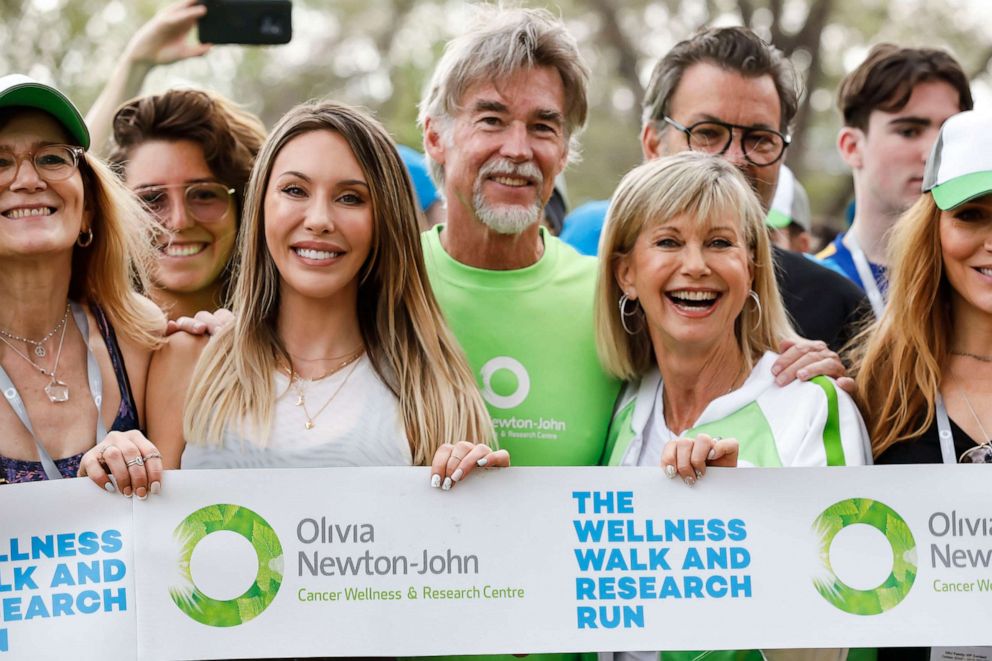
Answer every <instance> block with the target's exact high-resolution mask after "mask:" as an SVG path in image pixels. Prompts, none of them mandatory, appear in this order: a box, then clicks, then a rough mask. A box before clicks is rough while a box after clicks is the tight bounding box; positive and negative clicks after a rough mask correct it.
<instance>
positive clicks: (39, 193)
mask: <svg viewBox="0 0 992 661" xmlns="http://www.w3.org/2000/svg"><path fill="white" fill-rule="evenodd" d="M69 142H70V140H69V137H68V136H67V135H66V133H65V131H64V129H63V128H62V125H61V124H59V123H58V122H57V121H56V120H55V119H54V118H53V117H51V116H50V115H48V114H47V113H44V112H40V111H31V110H26V111H24V112H19V113H17V114H15V115H13V116H12V117H11V118H10V119H9V120H8V121H7V122H6V123H4V124H3V125H2V126H0V147H2V148H3V149H6V150H10V151H11V152H12V153H13V154H15V156H22V155H24V154H26V153H28V152H33V151H35V150H36V149H38V148H39V147H43V146H45V145H53V144H66V143H69ZM86 229H90V213H89V211H88V210H87V209H86V205H85V194H84V185H83V177H82V174H81V173H80V172H79V171H78V169H77V170H76V171H75V172H73V173H72V175H71V176H70V177H69V178H67V179H65V180H63V181H51V182H50V181H46V180H45V179H43V178H42V177H41V176H39V174H38V172H37V171H36V170H35V167H34V164H33V163H32V162H31V160H30V159H21V160H20V162H19V163H18V168H17V174H16V176H15V177H14V180H13V181H11V182H10V183H9V184H8V185H6V186H4V187H3V188H2V189H0V257H3V258H17V257H34V256H42V255H52V254H58V253H62V254H65V255H71V254H72V248H73V244H74V243H75V241H76V238H77V237H78V236H79V233H80V232H81V231H83V230H86Z"/></svg>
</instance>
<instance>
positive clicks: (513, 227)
mask: <svg viewBox="0 0 992 661" xmlns="http://www.w3.org/2000/svg"><path fill="white" fill-rule="evenodd" d="M460 106H461V111H460V112H459V113H458V114H457V115H456V116H455V117H454V118H452V119H450V120H448V121H450V126H447V127H440V126H437V125H436V124H435V123H433V122H432V120H431V118H428V125H427V131H426V134H427V140H426V143H425V146H426V148H427V150H428V152H429V153H430V155H431V157H432V158H433V159H434V160H435V161H436V162H437V163H439V164H440V165H441V166H442V167H443V168H444V183H445V195H446V197H447V199H448V213H449V221H450V220H455V222H457V220H456V219H458V218H459V217H464V216H466V215H468V216H470V217H472V218H475V219H476V220H478V221H480V222H482V223H484V224H485V225H486V226H487V227H489V228H490V229H492V230H494V231H496V232H498V233H501V234H516V233H519V232H521V231H523V230H524V229H525V228H527V227H530V226H532V225H534V224H535V223H537V222H538V221H539V220H540V219H541V214H542V211H543V209H544V205H545V204H546V203H547V201H548V198H550V197H551V192H552V190H553V189H554V183H555V177H556V176H558V174H559V173H560V172H561V171H562V170H563V169H564V167H565V163H566V161H567V159H568V137H567V136H566V134H565V119H564V113H565V111H564V107H565V90H564V87H563V85H562V81H561V75H560V74H559V73H558V71H557V70H556V69H554V68H553V67H536V68H533V69H523V70H520V71H517V72H516V73H514V74H513V75H511V76H510V77H508V78H507V79H505V80H502V81H498V82H495V83H494V82H492V81H485V82H481V83H477V84H475V85H473V86H471V87H469V88H468V90H467V91H466V92H465V94H464V95H463V98H462V99H461V104H460Z"/></svg>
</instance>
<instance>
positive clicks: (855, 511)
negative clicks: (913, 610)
mask: <svg viewBox="0 0 992 661" xmlns="http://www.w3.org/2000/svg"><path fill="white" fill-rule="evenodd" d="M858 523H863V524H865V525H869V526H871V527H872V528H875V529H876V530H878V531H879V532H880V533H882V534H883V535H885V539H887V540H888V541H889V545H890V546H891V547H892V571H891V572H889V575H888V577H886V579H885V580H884V581H882V584H881V585H879V586H878V587H876V588H875V589H873V590H856V589H855V588H852V587H850V586H849V585H846V584H845V583H844V582H843V581H841V580H840V579H839V578H837V574H835V573H834V570H833V567H832V566H831V564H830V544H831V543H832V542H833V541H834V537H836V536H837V533H839V532H840V531H841V530H843V529H844V528H846V527H847V526H853V525H855V524H858ZM813 531H814V532H815V533H816V535H817V537H818V538H819V543H820V559H821V560H822V561H823V566H824V569H825V570H826V572H825V575H824V576H822V577H818V578H814V579H813V584H814V585H815V586H816V590H817V592H819V593H820V594H821V595H822V596H823V598H824V599H826V600H827V601H829V602H830V603H831V604H833V605H834V606H836V607H837V608H839V609H841V610H842V611H845V612H848V613H851V614H852V615H878V614H879V613H884V612H885V611H887V610H889V609H890V608H893V607H895V606H896V605H897V604H898V603H899V602H900V601H902V600H903V599H904V598H905V597H906V595H907V594H909V590H910V588H912V587H913V582H914V581H915V580H916V540H915V539H913V533H912V532H911V531H910V530H909V526H908V525H907V524H906V521H905V520H903V518H902V517H901V516H899V514H897V513H896V511H895V510H893V509H892V508H891V507H889V506H888V505H886V504H885V503H880V502H878V501H877V500H871V499H870V498H848V499H847V500H842V501H840V502H838V503H835V504H833V505H831V506H830V507H828V508H827V509H825V510H823V512H822V513H821V514H820V516H818V517H816V521H814V522H813Z"/></svg>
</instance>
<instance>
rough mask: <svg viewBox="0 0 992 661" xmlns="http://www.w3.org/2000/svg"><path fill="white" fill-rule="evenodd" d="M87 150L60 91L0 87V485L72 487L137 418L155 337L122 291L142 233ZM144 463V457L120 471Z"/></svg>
mask: <svg viewBox="0 0 992 661" xmlns="http://www.w3.org/2000/svg"><path fill="white" fill-rule="evenodd" d="M89 143H90V139H89V133H88V132H87V129H86V125H85V124H84V123H83V119H82V117H81V116H80V114H79V111H78V110H77V109H76V108H75V106H73V104H72V102H71V101H69V99H67V98H66V97H65V96H64V95H63V94H62V93H61V92H59V91H58V90H56V89H55V88H53V87H50V86H48V85H44V84H42V83H39V82H36V81H34V80H31V79H30V78H27V77H26V76H21V75H16V74H15V75H8V76H4V77H2V78H0V260H2V263H3V268H2V269H0V391H2V392H3V394H4V398H5V399H6V404H0V429H2V430H3V431H4V434H3V437H2V440H0V482H24V481H31V480H42V479H46V478H47V479H57V478H61V477H72V476H75V475H76V472H77V470H78V466H79V461H80V457H81V456H82V455H83V453H84V452H85V451H86V450H88V449H89V448H91V447H93V446H94V444H95V443H96V442H98V441H100V440H102V438H103V437H104V436H105V435H106V433H107V431H108V430H118V431H126V430H132V429H137V428H138V426H139V420H140V419H141V417H142V415H143V394H144V389H145V376H146V372H147V368H148V362H149V358H150V354H151V351H152V349H153V348H154V347H155V346H156V345H157V344H158V342H159V335H160V333H161V330H162V328H163V327H164V319H163V318H162V315H161V314H160V313H159V312H158V309H157V308H156V307H155V306H154V305H153V304H152V303H151V301H148V300H147V299H144V298H142V297H140V296H138V295H137V294H136V293H135V291H134V287H135V286H136V284H137V285H142V284H144V283H145V282H146V271H145V268H146V265H147V264H148V260H149V259H150V258H151V257H152V253H151V243H150V240H149V239H150V232H151V231H152V225H151V223H150V222H149V220H148V219H147V217H146V215H145V213H144V212H143V210H142V209H141V207H140V205H139V204H138V203H137V202H136V200H135V199H134V198H133V196H132V195H131V193H130V192H129V191H128V190H127V189H126V188H124V187H123V185H122V184H121V183H120V182H119V181H118V180H117V178H116V177H115V176H114V175H113V173H112V172H110V171H109V170H108V169H107V168H106V166H104V165H103V164H102V163H100V162H99V161H98V160H97V159H95V158H93V157H92V156H90V155H89V154H88V153H87V151H86V150H87V149H88V147H89ZM142 454H143V455H144V456H142ZM157 459H159V457H158V453H157V452H156V451H155V448H154V446H152V445H151V444H149V445H148V446H146V447H144V448H143V452H142V453H141V454H138V453H137V451H136V453H135V454H134V456H128V457H126V458H125V460H126V461H127V462H129V464H130V465H129V468H130V466H133V465H140V464H141V463H143V462H145V461H149V462H150V464H151V466H150V468H151V467H153V466H154V464H156V463H159V462H158V461H156V460H157ZM146 486H147V485H145V484H144V483H142V484H141V485H140V487H141V493H143V492H144V490H145V489H146ZM108 488H113V485H111V486H110V487H108ZM139 495H141V494H139Z"/></svg>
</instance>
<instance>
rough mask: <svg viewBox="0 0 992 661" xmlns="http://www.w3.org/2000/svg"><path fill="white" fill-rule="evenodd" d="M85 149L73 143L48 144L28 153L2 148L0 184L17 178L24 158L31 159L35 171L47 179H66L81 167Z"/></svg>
mask: <svg viewBox="0 0 992 661" xmlns="http://www.w3.org/2000/svg"><path fill="white" fill-rule="evenodd" d="M84 151H85V150H84V149H83V148H82V147H73V146H71V145H46V146H44V147H41V148H39V149H35V150H34V151H29V152H27V153H26V154H15V153H14V152H12V151H11V150H9V149H0V186H7V185H8V184H10V183H11V182H12V181H14V179H16V178H17V172H18V170H19V169H20V166H21V161H24V160H30V161H31V164H32V165H33V166H34V171H35V172H37V173H38V176H39V177H41V178H42V179H44V180H45V181H64V180H65V179H68V178H69V177H71V176H72V175H73V173H74V172H75V171H76V170H77V169H78V168H79V159H80V158H82V156H83V152H84Z"/></svg>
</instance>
